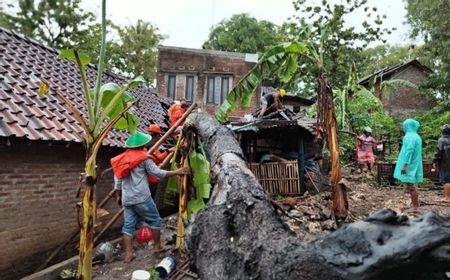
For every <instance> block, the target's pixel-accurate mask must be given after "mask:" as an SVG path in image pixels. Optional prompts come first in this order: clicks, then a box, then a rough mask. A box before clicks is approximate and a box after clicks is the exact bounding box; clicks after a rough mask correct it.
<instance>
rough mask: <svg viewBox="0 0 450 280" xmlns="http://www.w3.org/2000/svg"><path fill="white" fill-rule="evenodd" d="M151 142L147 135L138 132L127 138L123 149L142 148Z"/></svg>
mask: <svg viewBox="0 0 450 280" xmlns="http://www.w3.org/2000/svg"><path fill="white" fill-rule="evenodd" d="M151 140H152V137H151V136H150V135H149V134H147V133H143V132H140V131H138V132H136V133H134V134H133V135H131V136H130V138H128V140H127V142H125V147H127V148H138V147H142V146H144V145H145V144H147V143H148V142H150V141H151Z"/></svg>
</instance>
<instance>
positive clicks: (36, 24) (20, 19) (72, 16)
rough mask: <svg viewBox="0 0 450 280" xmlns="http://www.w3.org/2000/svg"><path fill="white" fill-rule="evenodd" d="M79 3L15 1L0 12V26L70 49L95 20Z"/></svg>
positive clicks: (59, 0) (70, 0)
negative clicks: (6, 9)
mask: <svg viewBox="0 0 450 280" xmlns="http://www.w3.org/2000/svg"><path fill="white" fill-rule="evenodd" d="M80 3H81V0H58V1H56V0H53V1H48V0H39V1H37V0H36V1H35V0H18V1H17V3H15V5H13V6H12V7H9V8H10V9H8V11H1V12H0V24H1V26H2V27H5V28H7V29H11V30H14V31H16V32H18V33H21V34H23V35H25V36H28V37H31V38H35V39H37V40H39V41H42V42H44V43H46V44H47V45H48V46H50V47H53V48H57V49H62V48H69V47H73V45H74V44H76V43H77V42H79V41H81V40H82V38H83V37H84V36H86V35H88V34H89V32H90V31H89V25H90V24H92V23H93V21H94V20H95V17H94V15H93V14H92V13H90V12H85V11H84V10H83V9H81V8H80ZM17 8H18V11H17V12H16V13H14V10H15V9H17ZM97 47H98V45H97Z"/></svg>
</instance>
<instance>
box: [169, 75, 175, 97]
mask: <svg viewBox="0 0 450 280" xmlns="http://www.w3.org/2000/svg"><path fill="white" fill-rule="evenodd" d="M175 83H176V76H175V75H169V79H168V80H167V97H169V98H172V99H173V100H175Z"/></svg>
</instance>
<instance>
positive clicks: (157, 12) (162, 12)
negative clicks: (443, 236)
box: [82, 0, 413, 48]
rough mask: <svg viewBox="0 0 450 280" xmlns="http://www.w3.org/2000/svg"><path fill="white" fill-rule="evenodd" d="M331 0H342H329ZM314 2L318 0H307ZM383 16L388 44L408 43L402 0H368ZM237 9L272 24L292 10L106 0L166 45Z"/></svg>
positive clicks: (247, 2)
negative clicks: (153, 31)
mask: <svg viewBox="0 0 450 280" xmlns="http://www.w3.org/2000/svg"><path fill="white" fill-rule="evenodd" d="M329 1H330V2H331V3H336V2H341V1H343V0H329ZM309 2H310V3H317V2H319V0H309ZM97 3H100V1H97V0H83V2H82V7H83V8H84V9H86V10H89V11H91V12H93V13H94V14H96V16H97V17H98V18H99V16H100V5H99V4H97ZM369 4H370V5H372V6H375V7H377V8H378V11H379V12H380V13H381V14H386V16H387V18H386V19H385V22H384V25H383V26H384V27H396V28H397V30H396V31H394V32H393V33H392V34H391V35H387V36H386V37H385V38H386V39H387V40H388V44H391V45H395V44H410V43H413V42H412V41H411V40H410V39H409V38H408V26H407V25H405V24H404V22H405V21H406V18H405V16H406V9H405V7H404V1H403V0H369ZM237 13H248V14H250V15H251V16H254V17H255V18H257V19H258V20H268V21H271V22H273V23H275V24H281V23H283V22H285V21H286V20H287V19H288V18H289V17H290V16H292V15H294V14H295V10H294V7H293V5H292V0H110V1H107V17H108V18H109V19H111V20H113V21H114V22H115V23H116V24H120V25H130V24H134V23H136V21H137V20H138V19H142V20H144V21H149V22H151V23H153V24H155V25H156V26H157V27H158V28H159V30H160V31H161V33H162V34H163V35H166V36H167V38H166V39H165V40H164V41H163V42H162V44H163V45H166V46H177V47H187V48H201V46H202V44H203V42H204V41H206V40H207V38H208V34H209V31H210V28H211V26H212V25H214V24H217V23H219V22H220V21H221V20H223V19H224V18H229V17H231V16H232V15H234V14H237ZM362 21H364V15H363V13H362V12H359V13H354V14H353V15H352V17H351V18H348V19H346V22H348V24H349V25H352V26H356V27H358V25H360V24H361V22H362Z"/></svg>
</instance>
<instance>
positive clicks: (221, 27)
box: [203, 14, 280, 53]
mask: <svg viewBox="0 0 450 280" xmlns="http://www.w3.org/2000/svg"><path fill="white" fill-rule="evenodd" d="M277 29H278V27H277V26H276V25H275V24H273V23H271V22H269V21H265V20H261V21H258V20H257V19H256V18H254V17H251V16H249V15H248V14H236V15H233V16H232V17H231V18H229V19H224V20H222V21H221V22H220V23H219V24H217V25H216V26H213V27H212V28H211V32H210V33H209V36H208V40H207V41H206V42H205V43H203V48H204V49H213V50H221V51H230V52H244V53H258V52H264V51H265V50H266V49H267V48H268V47H270V46H274V45H277V44H279V42H280V36H279V35H278V33H277Z"/></svg>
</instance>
